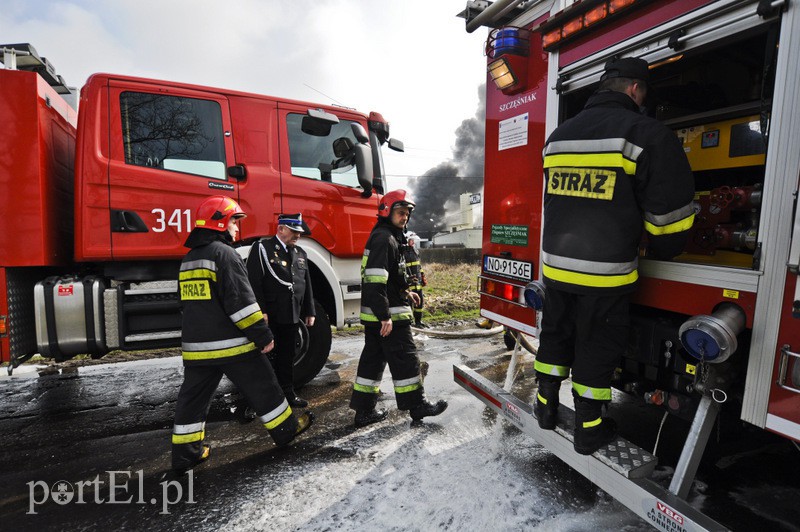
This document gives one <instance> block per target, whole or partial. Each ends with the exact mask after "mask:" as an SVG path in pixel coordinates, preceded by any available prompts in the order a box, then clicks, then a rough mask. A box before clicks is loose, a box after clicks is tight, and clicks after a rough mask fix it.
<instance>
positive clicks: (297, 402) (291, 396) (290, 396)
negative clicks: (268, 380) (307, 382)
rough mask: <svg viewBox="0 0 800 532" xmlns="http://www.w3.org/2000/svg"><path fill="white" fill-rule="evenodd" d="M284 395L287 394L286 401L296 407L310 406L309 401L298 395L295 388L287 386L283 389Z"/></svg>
mask: <svg viewBox="0 0 800 532" xmlns="http://www.w3.org/2000/svg"><path fill="white" fill-rule="evenodd" d="M283 395H285V396H286V401H287V402H288V403H289V406H292V407H294V408H305V407H307V406H308V401H306V400H305V399H303V398H302V397H298V396H297V394H296V393H295V392H294V388H285V389H284V390H283Z"/></svg>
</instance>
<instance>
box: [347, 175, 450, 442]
mask: <svg viewBox="0 0 800 532" xmlns="http://www.w3.org/2000/svg"><path fill="white" fill-rule="evenodd" d="M413 209H414V202H413V201H412V200H411V198H410V197H409V195H408V193H407V192H406V191H405V190H394V191H392V192H389V193H388V194H386V195H385V196H384V197H383V199H382V200H381V203H380V204H379V205H378V222H377V223H376V224H375V227H373V229H372V232H371V233H370V235H369V239H368V240H367V245H366V247H365V249H364V256H363V257H362V259H361V286H362V290H361V323H362V324H363V325H364V349H363V350H362V351H361V358H360V359H359V362H358V371H357V373H356V380H355V383H354V384H353V395H352V397H351V398H350V408H352V409H353V410H355V411H356V415H355V425H356V426H357V427H363V426H365V425H369V424H370V423H376V422H378V421H381V420H382V419H384V418H385V417H386V415H387V412H386V410H385V409H377V410H376V408H375V406H376V404H377V401H378V395H379V394H380V388H379V386H380V383H381V377H382V376H383V371H384V369H385V368H386V365H387V363H388V365H389V371H390V373H391V374H392V380H393V381H394V392H395V399H396V400H397V408H398V409H399V410H408V411H409V414H410V415H411V419H412V420H413V421H419V420H421V419H422V418H424V417H427V416H438V415H439V414H441V413H442V412H444V410H445V409H446V408H447V401H443V400H441V401H438V402H436V403H431V402H429V401H428V400H427V399H426V398H425V393H424V390H423V387H422V381H421V379H420V365H419V358H418V357H417V348H416V346H415V345H414V340H413V338H412V336H411V320H412V319H413V314H412V312H411V306H409V302H410V303H411V304H413V305H418V304H419V303H420V301H419V296H418V295H417V294H416V293H414V292H413V291H410V290H409V284H408V278H407V276H408V272H407V271H406V264H405V260H404V259H403V255H402V252H401V249H400V247H401V242H402V241H403V228H404V227H405V226H406V224H407V223H408V219H409V217H410V216H411V211H412V210H413Z"/></svg>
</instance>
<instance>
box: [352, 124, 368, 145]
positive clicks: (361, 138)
mask: <svg viewBox="0 0 800 532" xmlns="http://www.w3.org/2000/svg"><path fill="white" fill-rule="evenodd" d="M350 125H351V126H352V128H353V135H355V137H356V140H357V141H358V142H363V143H367V142H369V135H367V130H366V129H364V126H362V125H361V124H359V123H358V122H351V123H350Z"/></svg>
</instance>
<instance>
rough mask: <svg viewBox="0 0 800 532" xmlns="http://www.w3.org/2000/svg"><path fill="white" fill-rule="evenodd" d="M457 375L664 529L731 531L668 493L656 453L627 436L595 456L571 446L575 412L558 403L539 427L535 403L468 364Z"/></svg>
mask: <svg viewBox="0 0 800 532" xmlns="http://www.w3.org/2000/svg"><path fill="white" fill-rule="evenodd" d="M453 379H454V380H455V381H456V383H458V384H459V385H460V386H461V387H462V388H464V389H465V390H466V391H468V392H469V393H471V394H473V395H474V396H475V397H477V398H478V399H480V400H481V401H483V402H484V403H485V404H486V405H487V406H488V407H489V408H491V409H493V410H495V411H496V412H498V413H499V414H501V415H502V416H503V417H505V419H506V420H507V421H509V422H511V423H512V424H513V425H515V426H516V427H517V428H519V429H520V430H521V431H522V432H524V433H525V434H528V435H529V436H531V437H532V438H533V439H535V440H536V442H537V443H539V444H540V445H542V447H544V448H546V449H547V450H548V451H550V452H551V453H553V454H554V455H555V456H557V457H558V458H559V459H561V460H562V461H564V462H565V463H566V464H567V465H569V466H570V467H571V468H573V469H574V470H575V471H577V472H578V473H580V474H582V475H583V476H585V477H586V478H587V479H589V480H590V481H591V482H593V483H594V484H596V485H597V486H598V487H600V488H601V489H603V490H605V491H606V492H608V493H609V494H610V495H611V496H612V497H614V498H615V499H617V500H618V501H619V502H621V503H622V504H623V505H625V506H627V507H628V509H630V510H631V511H633V512H634V513H636V514H637V515H638V516H640V517H641V518H642V519H644V520H645V521H646V522H648V523H650V524H651V525H653V526H654V527H656V528H659V529H661V530H727V527H725V526H723V525H721V524H720V523H718V522H716V521H714V520H713V519H711V518H709V517H708V516H707V515H705V514H703V513H702V512H701V511H700V510H698V509H697V508H695V507H694V506H692V505H691V504H690V503H689V502H687V501H686V500H685V499H682V498H680V497H678V496H677V495H675V494H674V493H672V492H670V491H669V490H667V489H666V488H664V487H663V486H662V485H660V484H659V483H658V482H655V481H654V480H653V479H652V478H651V475H652V473H653V471H654V470H655V467H656V464H657V461H658V460H657V457H656V456H654V455H653V454H651V453H649V452H647V451H645V450H644V449H641V448H639V447H638V446H636V445H634V444H632V443H630V442H629V441H627V440H625V439H624V438H621V437H620V438H617V439H615V440H614V441H613V442H612V443H610V444H609V445H607V446H606V447H605V448H603V449H600V450H598V451H597V452H595V453H594V454H592V455H581V454H578V453H577V452H575V449H574V448H573V445H572V442H573V439H574V438H573V433H574V428H573V426H574V412H573V410H571V409H570V408H568V407H566V406H564V405H559V410H558V422H557V426H556V429H555V430H544V429H541V428H540V427H539V423H538V422H537V421H536V417H535V416H534V414H533V407H532V406H531V405H530V404H528V403H527V402H526V401H523V400H521V399H519V398H518V397H516V396H514V395H513V394H511V393H509V392H506V391H505V390H503V388H501V387H500V386H499V385H497V384H495V383H493V382H492V381H490V380H489V379H487V378H486V377H483V376H482V375H480V374H478V373H477V372H475V371H473V370H471V369H469V368H468V367H466V366H460V365H454V366H453Z"/></svg>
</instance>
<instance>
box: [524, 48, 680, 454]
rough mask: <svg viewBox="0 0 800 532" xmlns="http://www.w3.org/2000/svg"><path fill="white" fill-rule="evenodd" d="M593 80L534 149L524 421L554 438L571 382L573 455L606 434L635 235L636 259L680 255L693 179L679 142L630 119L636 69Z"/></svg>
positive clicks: (640, 66) (641, 77)
mask: <svg viewBox="0 0 800 532" xmlns="http://www.w3.org/2000/svg"><path fill="white" fill-rule="evenodd" d="M600 80H601V81H600V86H599V89H598V91H597V92H595V93H594V94H593V95H592V96H591V97H590V98H589V100H588V101H587V103H586V106H585V107H584V109H583V110H582V111H581V112H580V113H579V114H578V115H577V116H575V117H574V118H572V119H570V120H567V121H566V122H564V123H563V124H562V125H560V126H559V127H558V128H556V130H555V131H553V133H552V134H551V135H550V138H549V139H548V140H547V144H546V146H545V149H544V173H545V178H546V182H547V187H546V190H545V198H544V230H543V237H542V274H543V278H544V283H545V286H546V289H545V290H546V291H545V303H544V309H543V315H542V332H541V337H540V346H539V351H538V354H537V356H536V362H535V369H536V374H537V377H538V380H539V389H538V393H537V397H536V399H535V403H534V411H535V413H536V417H537V419H538V423H539V426H540V427H541V428H543V429H550V430H552V429H553V428H555V426H556V418H557V412H558V404H559V387H560V384H561V381H562V380H563V379H565V378H566V377H568V376H569V375H570V373H571V374H572V395H573V398H574V402H575V438H574V448H575V450H576V451H577V452H578V453H580V454H591V453H593V452H594V451H596V450H597V449H599V448H601V447H603V446H605V445H606V444H607V443H609V442H610V441H612V440H613V438H614V436H615V434H616V424H615V422H614V420H612V419H611V418H608V417H603V415H602V412H603V409H602V407H603V406H605V405H607V404H608V403H609V402H610V401H611V378H612V375H613V373H614V369H615V368H616V367H617V365H618V363H619V360H620V358H621V355H622V353H623V351H624V349H625V348H626V347H627V344H628V334H629V310H628V299H629V295H630V293H631V292H633V291H634V290H635V289H636V286H637V279H638V274H637V263H638V256H639V245H640V242H641V240H642V228H644V229H645V231H646V234H647V240H648V248H647V250H646V254H647V255H648V256H652V257H655V258H660V259H667V260H668V259H671V258H673V257H674V256H676V255H677V254H678V253H680V252H681V250H682V249H683V246H684V244H685V241H686V235H687V232H688V230H689V228H690V227H691V226H692V223H693V221H694V209H693V201H692V200H693V197H694V179H693V176H692V172H691V169H690V167H689V163H688V161H687V159H686V155H685V153H684V151H683V148H682V146H681V143H680V141H679V140H678V138H677V137H676V135H675V134H674V133H673V132H672V131H671V130H670V129H669V128H667V127H666V126H664V125H663V124H662V123H661V122H659V121H657V120H655V119H652V118H649V117H647V116H644V115H643V114H642V113H641V112H640V109H641V108H642V105H643V103H644V99H645V96H646V94H647V84H648V81H649V69H648V64H647V62H646V61H644V60H642V59H634V58H624V59H619V60H616V61H613V60H612V61H609V62H608V63H607V64H606V65H605V71H604V73H603V75H602V77H601V78H600Z"/></svg>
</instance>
